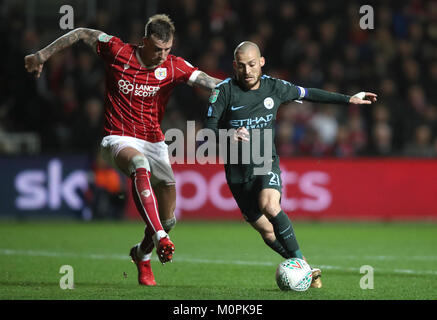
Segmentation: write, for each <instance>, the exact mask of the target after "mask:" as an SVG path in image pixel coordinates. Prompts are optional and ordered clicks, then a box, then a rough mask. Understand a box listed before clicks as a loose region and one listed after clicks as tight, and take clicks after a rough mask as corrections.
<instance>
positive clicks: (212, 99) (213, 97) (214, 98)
mask: <svg viewBox="0 0 437 320" xmlns="http://www.w3.org/2000/svg"><path fill="white" fill-rule="evenodd" d="M219 93H220V90H218V89H214V90H213V91H212V93H211V96H210V97H209V102H211V103H214V102H216V101H217V97H218V95H219Z"/></svg>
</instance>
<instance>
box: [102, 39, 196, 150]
mask: <svg viewBox="0 0 437 320" xmlns="http://www.w3.org/2000/svg"><path fill="white" fill-rule="evenodd" d="M137 49H138V46H137V45H132V44H128V43H124V42H123V41H121V40H120V39H119V38H117V37H111V36H108V35H106V34H101V35H100V36H99V40H98V41H97V54H98V55H99V56H100V57H101V58H103V60H104V62H105V69H106V92H105V123H104V135H120V136H131V137H135V138H139V139H143V140H147V141H150V142H158V141H162V140H164V134H163V133H162V130H161V126H160V124H161V121H162V118H163V116H164V111H165V107H166V105H167V102H168V99H169V98H170V95H171V93H172V91H173V88H174V87H175V86H176V84H177V83H180V82H185V83H191V82H192V81H194V80H195V78H196V77H197V75H198V73H199V71H198V69H197V68H195V67H193V66H192V65H191V64H189V63H188V62H186V61H185V60H184V59H182V58H180V57H176V56H174V55H168V57H167V60H165V61H164V62H163V63H162V64H161V65H159V66H157V67H156V68H153V69H147V68H146V67H144V65H142V64H141V62H140V59H141V58H140V56H139V50H137Z"/></svg>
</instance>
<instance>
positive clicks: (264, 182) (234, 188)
mask: <svg viewBox="0 0 437 320" xmlns="http://www.w3.org/2000/svg"><path fill="white" fill-rule="evenodd" d="M228 185H229V189H230V190H231V192H232V195H233V196H234V199H235V201H236V202H237V205H238V207H239V208H240V211H241V213H242V215H243V217H244V219H245V220H246V221H247V222H255V221H256V220H258V219H259V218H260V217H261V216H262V212H261V210H260V208H259V205H258V199H259V193H260V192H261V190H263V189H269V188H270V189H276V190H278V191H279V193H281V194H282V180H281V170H280V169H279V166H273V167H272V171H270V172H269V173H268V174H266V175H262V176H253V179H251V180H249V181H247V182H243V183H228Z"/></svg>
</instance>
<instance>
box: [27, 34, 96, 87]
mask: <svg viewBox="0 0 437 320" xmlns="http://www.w3.org/2000/svg"><path fill="white" fill-rule="evenodd" d="M102 33H103V32H102V31H99V30H94V29H88V28H77V29H74V30H72V31H70V32H68V33H66V34H64V35H63V36H62V37H59V38H58V39H56V40H55V41H53V42H52V43H51V44H49V45H48V46H47V47H45V48H43V49H41V50H39V51H38V52H37V53H35V54H30V55H27V56H26V57H24V66H25V68H26V70H27V71H28V72H32V73H34V74H35V76H36V77H37V78H39V76H40V75H41V71H42V68H43V65H44V62H46V61H47V60H48V59H49V58H50V57H51V56H52V55H53V54H55V53H56V52H58V51H61V50H62V49H65V48H67V47H69V46H71V45H72V44H74V43H76V42H77V41H79V40H83V41H84V42H85V43H86V44H88V45H89V46H90V47H92V48H93V49H95V48H96V43H97V39H98V37H99V35H100V34H102Z"/></svg>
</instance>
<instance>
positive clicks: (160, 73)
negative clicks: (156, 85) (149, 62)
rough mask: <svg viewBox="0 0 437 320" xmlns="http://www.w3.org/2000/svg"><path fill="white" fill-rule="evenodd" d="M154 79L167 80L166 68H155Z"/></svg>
mask: <svg viewBox="0 0 437 320" xmlns="http://www.w3.org/2000/svg"><path fill="white" fill-rule="evenodd" d="M155 78H156V79H158V80H164V79H165V78H167V68H156V70H155Z"/></svg>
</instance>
